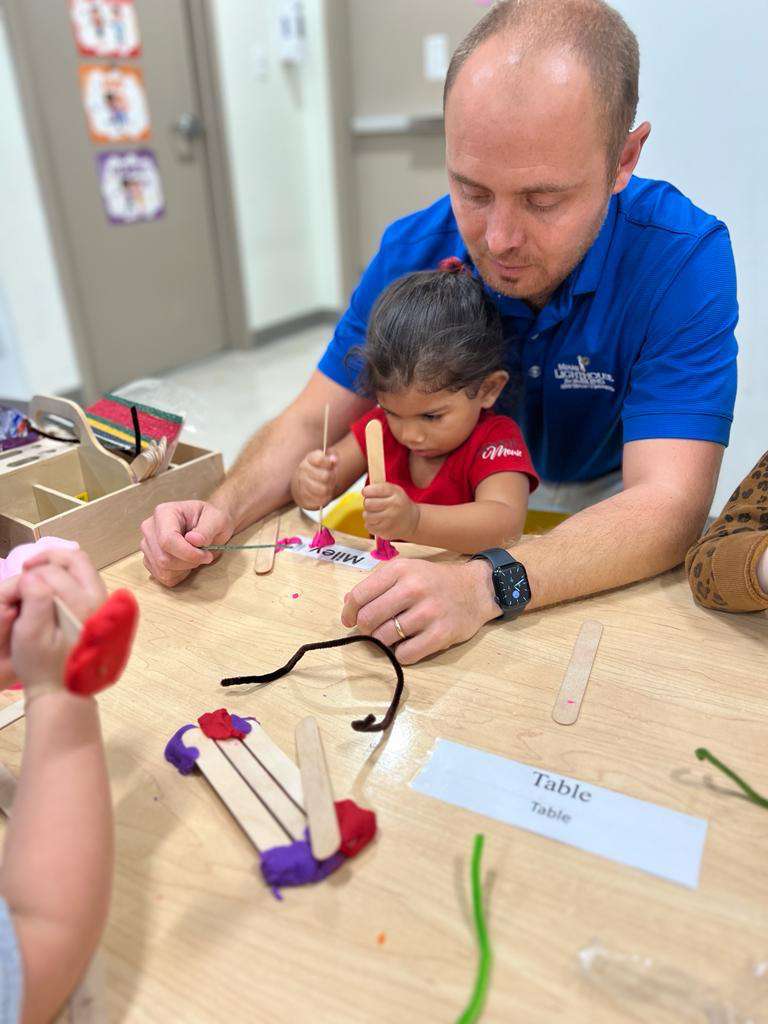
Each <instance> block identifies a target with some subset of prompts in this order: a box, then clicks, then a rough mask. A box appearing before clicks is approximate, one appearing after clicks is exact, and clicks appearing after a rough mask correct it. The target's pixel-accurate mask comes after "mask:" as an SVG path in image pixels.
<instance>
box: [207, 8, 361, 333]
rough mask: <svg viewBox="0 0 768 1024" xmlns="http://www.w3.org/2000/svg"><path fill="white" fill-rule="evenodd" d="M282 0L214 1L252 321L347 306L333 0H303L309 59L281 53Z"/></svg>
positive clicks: (258, 323)
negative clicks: (333, 93)
mask: <svg viewBox="0 0 768 1024" xmlns="http://www.w3.org/2000/svg"><path fill="white" fill-rule="evenodd" d="M280 7H281V5H280V4H279V3H278V2H275V0H270V2H268V3H253V2H252V0H218V2H217V3H216V4H214V5H213V6H212V12H213V15H214V20H215V26H216V35H217V44H218V53H219V63H220V68H221V76H222V86H223V93H224V106H225V120H226V128H227V135H228V138H229V145H230V160H231V165H232V168H233V177H234V191H235V204H236V211H237V220H238V227H239V234H240V246H241V258H242V267H243V277H244V282H245V291H246V295H247V301H248V311H249V323H250V325H251V327H252V328H253V329H254V330H258V329H260V328H264V327H268V326H272V325H274V324H275V323H279V322H280V321H282V320H288V319H291V318H294V317H297V316H301V315H303V314H306V313H309V312H312V311H314V310H317V309H333V308H338V307H339V306H341V304H342V302H343V298H344V297H343V296H342V294H341V283H340V282H341V267H340V260H339V248H338V230H337V227H336V225H337V222H338V208H337V203H338V197H337V196H336V194H335V188H334V180H335V178H334V175H335V168H334V157H333V149H332V141H331V129H330V125H331V116H332V115H331V109H330V103H331V97H330V91H329V69H328V66H327V57H326V54H327V47H326V33H327V31H328V25H327V22H326V0H305V3H304V11H305V17H306V48H305V57H304V60H303V61H302V62H301V63H298V64H291V63H286V62H284V61H282V60H281V59H280V54H279V40H278V20H277V15H278V12H279V10H280Z"/></svg>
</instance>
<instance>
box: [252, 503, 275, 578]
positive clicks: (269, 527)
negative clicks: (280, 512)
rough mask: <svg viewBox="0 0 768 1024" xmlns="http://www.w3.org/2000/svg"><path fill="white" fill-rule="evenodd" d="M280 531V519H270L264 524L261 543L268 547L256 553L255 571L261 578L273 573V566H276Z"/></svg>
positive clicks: (260, 537)
mask: <svg viewBox="0 0 768 1024" xmlns="http://www.w3.org/2000/svg"><path fill="white" fill-rule="evenodd" d="M279 531H280V517H279V516H275V518H274V519H270V521H269V522H268V523H265V524H264V527H263V529H262V530H261V532H260V533H259V543H261V544H266V545H267V547H265V548H262V549H261V550H260V551H257V552H256V561H255V562H254V565H253V571H254V572H255V573H256V574H257V575H259V576H262V575H263V574H264V573H266V572H271V571H272V566H273V565H274V564H275V544H277V535H278V533H279Z"/></svg>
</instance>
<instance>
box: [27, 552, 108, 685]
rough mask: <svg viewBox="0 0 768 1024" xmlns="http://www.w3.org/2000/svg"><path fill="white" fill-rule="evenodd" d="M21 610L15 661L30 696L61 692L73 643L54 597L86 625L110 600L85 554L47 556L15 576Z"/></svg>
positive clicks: (73, 553) (64, 553) (66, 553)
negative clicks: (70, 640)
mask: <svg viewBox="0 0 768 1024" xmlns="http://www.w3.org/2000/svg"><path fill="white" fill-rule="evenodd" d="M17 581H18V596H19V599H20V602H21V610H20V612H19V615H18V618H17V619H16V621H15V623H14V625H13V629H12V632H11V661H12V663H13V668H14V670H15V673H16V676H17V678H18V679H20V680H21V682H22V683H24V688H25V691H26V696H27V698H28V699H30V698H31V697H32V696H34V694H35V693H44V692H47V691H49V690H56V689H60V688H61V687H62V686H63V680H64V668H65V666H66V662H67V657H68V655H69V651H70V648H71V644H69V643H68V642H67V640H66V639H65V638H64V634H63V632H62V630H61V628H60V627H59V623H58V616H57V614H56V608H55V605H54V603H53V599H54V597H59V598H60V599H61V600H62V601H63V602H64V604H66V606H67V607H68V608H69V609H70V610H71V611H72V613H73V614H74V615H75V616H77V618H78V619H80V621H81V622H84V621H85V620H86V619H87V618H88V617H89V616H90V615H92V614H93V612H95V611H96V609H97V608H99V607H101V605H102V604H103V603H104V601H105V599H106V597H107V591H106V588H105V586H104V584H103V582H102V580H101V577H100V576H99V574H98V573H97V572H96V570H95V569H94V568H93V565H92V564H91V562H90V559H89V558H88V556H87V555H86V554H84V553H83V552H82V551H46V552H42V553H41V554H40V555H39V556H37V557H35V558H32V559H30V560H29V561H28V562H26V563H25V565H24V571H23V572H22V574H21V576H19V577H17Z"/></svg>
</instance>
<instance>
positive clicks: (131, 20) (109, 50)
mask: <svg viewBox="0 0 768 1024" xmlns="http://www.w3.org/2000/svg"><path fill="white" fill-rule="evenodd" d="M69 17H70V19H71V21H72V28H73V29H74V32H75V41H76V43H77V49H78V52H79V53H81V54H82V55H83V56H84V57H138V56H140V54H141V37H140V36H139V21H138V18H137V16H136V8H135V6H134V3H133V0H109V2H107V0H70V3H69Z"/></svg>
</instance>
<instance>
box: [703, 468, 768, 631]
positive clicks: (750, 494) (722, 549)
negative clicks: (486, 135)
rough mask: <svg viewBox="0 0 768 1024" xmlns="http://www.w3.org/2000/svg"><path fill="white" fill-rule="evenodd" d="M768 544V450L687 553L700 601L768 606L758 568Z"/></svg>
mask: <svg viewBox="0 0 768 1024" xmlns="http://www.w3.org/2000/svg"><path fill="white" fill-rule="evenodd" d="M766 549H768V452H766V453H765V455H763V457H762V459H760V461H759V462H758V464H757V465H756V466H755V468H754V469H753V470H752V472H751V473H750V474H749V476H748V477H746V478H745V479H744V480H742V482H741V483H740V484H739V486H738V487H737V488H736V490H735V491H734V492H733V494H732V495H731V497H730V499H729V501H728V504H727V505H726V506H725V508H724V509H723V511H722V514H721V516H720V518H719V519H716V520H715V522H714V523H713V524H712V525H711V526H710V528H709V529H708V530H707V532H706V533H705V534H704V536H703V537H701V539H700V540H698V541H697V542H696V543H695V544H694V545H693V547H692V548H691V550H690V551H689V552H688V554H687V556H686V559H685V568H686V570H687V572H688V581H689V583H690V584H691V590H692V591H693V596H694V597H695V598H696V600H697V601H698V603H699V604H700V605H703V606H704V607H705V608H719V609H720V610H721V611H725V612H755V611H760V610H761V609H763V608H768V594H767V593H766V592H765V591H764V590H763V589H762V588H761V586H760V584H759V582H758V579H757V571H756V570H757V564H758V562H759V560H760V556H761V555H762V554H763V552H764V551H765V550H766Z"/></svg>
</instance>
